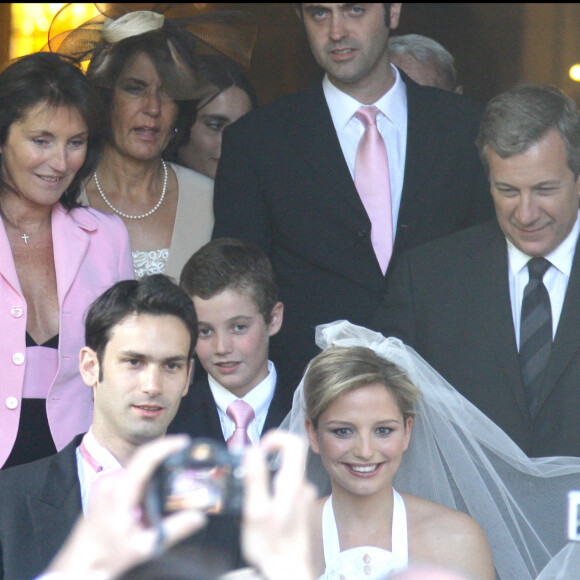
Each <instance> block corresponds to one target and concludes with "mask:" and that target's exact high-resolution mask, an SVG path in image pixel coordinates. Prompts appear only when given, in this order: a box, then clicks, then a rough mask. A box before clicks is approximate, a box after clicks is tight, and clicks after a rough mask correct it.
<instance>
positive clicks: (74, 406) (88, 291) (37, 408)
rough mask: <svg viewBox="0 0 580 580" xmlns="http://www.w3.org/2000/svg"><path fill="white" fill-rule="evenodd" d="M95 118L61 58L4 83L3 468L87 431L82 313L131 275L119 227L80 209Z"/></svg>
mask: <svg viewBox="0 0 580 580" xmlns="http://www.w3.org/2000/svg"><path fill="white" fill-rule="evenodd" d="M99 111H100V108H99V103H98V101H97V100H96V96H95V95H94V93H93V92H92V89H91V88H90V86H89V84H88V82H87V81H86V79H85V77H84V74H83V73H82V71H81V70H80V69H79V68H77V67H75V66H74V65H72V64H71V63H70V62H69V61H67V60H65V59H64V58H63V57H60V56H58V55H56V54H51V53H37V54H32V55H28V56H26V57H23V58H21V59H19V60H17V61H15V62H14V63H12V64H11V65H10V66H8V68H6V69H5V70H4V71H3V72H2V73H1V74H0V216H1V218H2V219H1V221H0V329H1V330H0V369H2V371H1V372H2V379H0V467H1V466H4V467H8V466H11V465H17V464H19V463H25V462H28V461H32V460H34V459H38V458H40V457H43V456H46V455H49V454H51V453H54V452H55V451H57V450H60V449H62V448H63V447H64V446H65V445H66V444H67V443H68V442H69V441H70V440H71V439H72V438H73V437H74V436H75V435H76V434H77V433H82V432H83V431H85V430H86V429H88V427H89V426H90V424H91V420H92V397H91V391H90V389H88V388H87V387H86V386H85V385H84V383H83V381H82V379H81V378H80V375H79V373H78V354H79V350H80V349H81V348H82V346H84V344H85V342H84V324H83V315H84V313H85V311H86V310H87V308H88V306H89V305H90V304H91V302H92V301H93V300H94V299H95V298H96V297H97V296H99V294H101V293H102V292H103V291H104V290H105V289H107V288H108V287H109V286H111V285H112V284H114V283H115V282H117V281H118V280H123V279H126V278H132V277H133V268H132V263H131V251H130V246H129V238H128V234H127V231H126V229H125V226H124V224H123V223H122V221H121V220H120V219H119V218H116V217H114V216H111V215H106V214H103V213H100V212H98V211H95V210H92V209H89V208H84V207H79V204H78V202H77V198H78V195H79V193H80V186H81V183H82V181H83V180H84V179H86V177H87V176H88V175H90V174H91V173H92V171H93V170H94V167H95V164H96V163H97V160H98V157H99V154H100V150H101V143H102V137H101V131H100V123H101V116H100V114H99Z"/></svg>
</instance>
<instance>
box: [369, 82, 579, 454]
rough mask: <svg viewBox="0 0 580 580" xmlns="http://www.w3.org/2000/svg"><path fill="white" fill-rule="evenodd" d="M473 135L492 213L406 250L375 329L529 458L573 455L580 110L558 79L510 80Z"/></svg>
mask: <svg viewBox="0 0 580 580" xmlns="http://www.w3.org/2000/svg"><path fill="white" fill-rule="evenodd" d="M477 142H478V146H479V150H480V152H481V156H482V159H483V160H484V162H485V165H486V166H487V168H488V171H489V179H490V183H491V196H492V197H493V201H494V203H495V209H496V219H493V220H490V221H489V222H486V223H484V224H481V225H478V226H475V227H473V228H470V229H468V230H465V231H463V232H459V233H456V234H454V235H452V236H449V237H448V238H445V239H441V240H437V241H434V242H432V243H430V244H426V245H424V246H422V247H420V248H416V249H414V250H411V251H410V252H408V253H407V254H406V255H405V256H404V257H402V258H401V260H400V261H399V263H398V264H397V268H396V270H395V272H394V275H393V278H392V282H393V284H392V286H391V287H390V288H389V293H388V295H387V297H386V299H385V301H384V303H383V304H382V305H381V308H380V309H379V310H378V312H377V315H376V320H375V321H374V323H373V327H374V328H376V329H377V330H379V331H380V332H382V333H383V334H385V335H386V336H389V335H394V336H397V337H399V338H401V339H402V340H403V341H404V342H406V343H407V344H409V345H410V346H412V347H414V348H415V349H416V350H417V351H418V352H419V354H420V355H421V356H423V357H424V358H425V359H426V360H427V361H428V362H429V363H430V364H432V365H433V366H434V367H435V369H436V370H437V371H438V372H440V373H441V374H442V375H443V377H445V378H446V379H447V380H448V381H449V382H450V383H451V384H452V385H453V386H454V387H455V388H456V389H457V390H458V391H460V392H461V393H462V394H463V395H464V396H465V397H467V399H469V400H470V401H471V402H472V403H473V404H475V405H476V406H477V407H478V408H479V409H480V410H481V411H483V412H484V413H485V414H486V415H487V416H488V417H489V418H490V419H492V420H493V421H494V422H495V423H497V425H499V427H501V428H502V429H503V430H504V431H505V432H506V433H507V434H508V435H509V436H510V437H511V438H512V439H513V440H514V441H515V442H516V444H517V445H518V446H519V447H521V449H522V450H523V451H524V452H525V453H526V454H527V455H529V456H530V457H541V456H551V455H572V456H580V422H579V421H578V408H579V406H580V388H578V377H579V376H580V252H579V251H578V232H579V231H580V224H579V219H578V203H579V199H580V113H579V112H578V110H577V108H576V105H575V104H574V102H573V101H572V100H571V99H569V98H568V97H566V96H565V95H564V94H563V93H562V92H561V91H559V90H558V89H557V88H555V87H541V86H534V85H529V86H527V85H524V86H521V87H516V88H514V89H511V90H509V91H506V92H505V93H503V94H501V95H498V96H497V97H495V98H494V99H492V101H490V103H489V105H488V107H487V109H486V112H485V114H484V117H483V121H482V124H481V131H480V134H479V137H478V141H477ZM539 267H540V268H539ZM538 268H539V269H538Z"/></svg>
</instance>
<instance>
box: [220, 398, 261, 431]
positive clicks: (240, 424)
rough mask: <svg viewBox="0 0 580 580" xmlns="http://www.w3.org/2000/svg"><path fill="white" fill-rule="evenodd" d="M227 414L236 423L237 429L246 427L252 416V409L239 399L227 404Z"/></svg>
mask: <svg viewBox="0 0 580 580" xmlns="http://www.w3.org/2000/svg"><path fill="white" fill-rule="evenodd" d="M226 414H227V416H228V417H229V418H230V419H231V420H232V421H233V422H234V423H235V424H236V428H237V429H247V428H248V425H249V424H250V423H251V422H252V419H253V418H254V416H255V414H254V409H252V406H251V405H248V403H246V402H245V401H242V400H241V399H239V400H237V401H234V402H233V403H230V405H228V408H227V410H226Z"/></svg>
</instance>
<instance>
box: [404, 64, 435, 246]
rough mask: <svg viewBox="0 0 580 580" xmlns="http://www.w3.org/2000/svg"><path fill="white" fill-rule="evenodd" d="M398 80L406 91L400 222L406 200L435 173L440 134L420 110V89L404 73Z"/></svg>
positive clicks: (428, 110)
mask: <svg viewBox="0 0 580 580" xmlns="http://www.w3.org/2000/svg"><path fill="white" fill-rule="evenodd" d="M401 76H402V78H403V80H404V81H405V85H406V87H407V149H406V154H405V174H404V180H403V192H402V194H401V207H400V210H399V219H401V218H402V219H403V220H404V219H405V212H406V211H407V206H408V205H409V202H410V200H411V199H412V198H413V197H414V196H415V195H417V194H418V193H420V192H423V191H425V189H429V187H427V186H426V185H425V181H426V180H427V179H429V177H430V176H431V175H433V174H436V173H437V171H436V168H434V167H433V165H434V163H435V162H436V160H437V159H438V157H439V156H438V155H437V153H436V152H437V150H438V149H439V143H440V134H439V132H438V131H434V130H433V129H432V125H433V119H432V115H433V113H432V110H431V108H429V107H425V106H424V100H425V98H424V95H423V93H422V92H421V89H420V87H418V85H416V84H415V83H414V82H413V81H411V80H410V79H409V77H407V76H406V75H405V74H404V73H401ZM438 136H439V137H438ZM432 167H433V169H431V168H432ZM395 243H396V242H395Z"/></svg>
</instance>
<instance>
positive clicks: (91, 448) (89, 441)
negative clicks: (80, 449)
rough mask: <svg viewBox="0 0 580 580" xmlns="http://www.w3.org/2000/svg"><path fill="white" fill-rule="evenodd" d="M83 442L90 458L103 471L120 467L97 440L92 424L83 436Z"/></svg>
mask: <svg viewBox="0 0 580 580" xmlns="http://www.w3.org/2000/svg"><path fill="white" fill-rule="evenodd" d="M83 443H84V446H85V448H86V450H87V451H88V453H89V455H90V456H91V458H92V459H93V460H94V461H95V462H96V463H97V464H98V465H99V466H100V467H102V470H103V471H107V470H109V469H119V468H122V466H121V464H120V463H119V461H118V460H117V458H116V457H115V456H114V455H113V454H112V453H111V452H110V451H109V450H108V449H107V448H106V447H104V446H103V445H101V444H100V443H99V442H98V441H97V438H96V437H95V434H94V433H93V427H92V425H91V428H90V429H89V430H88V432H87V433H86V434H85V436H84V437H83Z"/></svg>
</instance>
